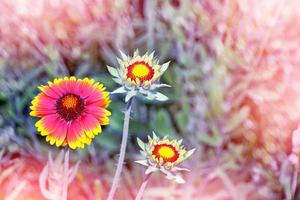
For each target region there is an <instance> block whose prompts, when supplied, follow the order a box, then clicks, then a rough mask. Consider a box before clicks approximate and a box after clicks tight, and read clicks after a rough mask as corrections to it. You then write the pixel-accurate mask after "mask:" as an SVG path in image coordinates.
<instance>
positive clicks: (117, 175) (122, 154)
mask: <svg viewBox="0 0 300 200" xmlns="http://www.w3.org/2000/svg"><path fill="white" fill-rule="evenodd" d="M132 101H133V98H131V99H130V100H129V101H128V103H127V105H126V110H125V114H124V115H125V116H124V124H123V137H122V143H121V148H120V157H119V160H118V165H117V170H116V173H115V176H114V179H113V183H112V186H111V189H110V191H109V194H108V197H107V200H113V198H114V195H115V193H116V190H117V187H118V185H119V182H120V177H121V173H122V168H123V163H124V158H125V152H126V146H127V140H128V128H129V120H130V111H131V107H132Z"/></svg>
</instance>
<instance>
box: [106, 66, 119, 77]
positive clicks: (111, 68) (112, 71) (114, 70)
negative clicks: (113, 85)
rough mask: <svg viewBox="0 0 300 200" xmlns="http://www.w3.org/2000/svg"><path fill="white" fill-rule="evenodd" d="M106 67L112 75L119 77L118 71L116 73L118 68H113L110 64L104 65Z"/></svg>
mask: <svg viewBox="0 0 300 200" xmlns="http://www.w3.org/2000/svg"><path fill="white" fill-rule="evenodd" d="M106 67H107V70H108V72H109V73H110V74H111V75H112V76H114V77H119V73H118V70H117V69H116V68H114V67H111V66H108V65H107V66H106Z"/></svg>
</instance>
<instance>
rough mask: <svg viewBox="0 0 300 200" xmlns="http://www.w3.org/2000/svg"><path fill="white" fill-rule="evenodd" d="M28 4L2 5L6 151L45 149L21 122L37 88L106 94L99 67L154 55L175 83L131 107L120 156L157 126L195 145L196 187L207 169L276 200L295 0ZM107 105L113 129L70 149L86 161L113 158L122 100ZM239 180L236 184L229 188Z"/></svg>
mask: <svg viewBox="0 0 300 200" xmlns="http://www.w3.org/2000/svg"><path fill="white" fill-rule="evenodd" d="M32 1H33V0H31V1H28V2H25V1H24V2H22V3H21V2H19V4H17V5H15V4H14V3H13V2H12V1H9V0H3V1H1V2H0V10H1V12H0V88H1V90H0V127H1V131H0V133H1V134H4V133H5V134H7V131H5V130H7V129H8V128H9V130H10V133H9V134H10V135H9V137H10V140H9V141H10V142H7V143H5V145H4V144H3V147H4V148H5V149H6V150H7V149H9V148H8V146H9V145H11V144H16V143H17V145H18V146H19V151H20V152H30V153H31V154H33V155H36V154H42V152H45V151H47V150H48V149H49V148H51V147H50V146H49V145H48V144H47V143H46V142H45V141H44V138H42V137H40V136H38V135H37V134H36V133H37V132H36V130H35V128H34V122H35V120H36V119H32V118H31V117H29V115H28V113H29V105H30V101H31V99H32V98H33V97H34V95H35V94H36V93H37V92H38V90H37V89H36V87H37V86H38V85H40V84H46V83H47V81H49V80H52V79H53V78H55V77H62V76H69V75H76V76H78V77H86V76H88V77H91V78H95V80H97V81H100V82H102V83H104V84H105V85H106V86H107V88H108V90H109V91H112V90H114V89H115V88H116V87H117V86H116V85H115V83H114V82H112V80H111V77H110V76H109V74H108V73H107V71H106V68H105V65H106V64H108V65H112V66H115V65H116V64H117V62H116V59H115V56H118V55H119V50H122V51H124V52H126V53H129V54H132V53H133V51H134V50H135V49H137V48H138V49H140V51H141V52H145V51H152V50H155V51H156V54H157V56H158V57H159V59H160V60H161V62H165V61H168V60H171V65H170V67H169V69H168V70H167V72H166V73H165V75H164V76H163V77H162V82H164V83H166V84H169V85H171V86H172V88H171V89H166V90H164V91H163V92H164V94H166V95H167V96H168V97H169V98H170V101H168V102H166V103H157V102H147V101H146V102H143V101H136V102H135V104H136V105H135V107H134V109H133V117H132V120H131V124H130V135H131V142H130V144H129V148H128V150H129V154H128V161H130V160H131V159H133V157H134V156H135V155H136V154H137V153H136V150H137V146H136V144H135V138H136V136H138V137H140V138H142V139H146V136H147V135H148V134H150V133H151V132H152V131H155V132H156V133H157V134H158V135H160V136H164V135H170V136H172V137H182V138H184V140H185V144H186V145H187V146H188V147H189V148H192V147H196V148H197V154H196V155H195V156H194V157H193V158H192V161H191V162H190V163H188V165H189V166H190V168H191V170H192V173H191V174H192V175H187V176H188V177H187V178H188V180H190V181H191V182H193V184H194V185H196V187H195V188H196V189H197V188H199V187H200V186H199V185H201V184H200V183H197V181H196V180H195V178H196V177H203V176H206V175H207V176H208V177H209V176H210V175H209V174H214V177H217V180H218V181H220V182H221V183H222V182H223V183H224V185H225V186H224V187H225V190H227V189H228V188H227V189H226V187H229V189H228V190H229V191H231V192H232V191H239V192H238V194H236V193H235V192H232V193H235V194H234V195H233V197H232V196H231V197H232V198H233V199H234V198H236V199H243V198H244V197H245V198H246V197H247V196H249V194H250V193H251V191H253V190H254V189H255V190H256V192H257V195H254V196H255V197H253V199H274V198H275V197H276V198H275V199H280V197H282V195H283V188H284V187H285V186H284V185H283V186H282V187H281V186H280V184H281V183H279V178H278V177H279V175H278V174H280V169H281V167H282V160H284V159H286V157H287V154H288V153H289V151H290V146H289V145H288V144H289V141H290V134H288V133H289V132H291V130H293V129H294V128H295V127H296V124H297V123H298V121H299V118H300V116H299V115H297V114H295V112H296V110H297V109H298V108H299V106H300V105H298V104H297V100H298V96H297V95H296V94H297V93H298V92H299V89H297V87H295V86H293V87H292V86H290V87H287V85H293V84H294V85H297V84H299V82H298V81H299V78H297V75H299V70H298V69H297V68H296V67H293V66H299V63H300V62H299V50H298V49H297V47H296V46H295V45H293V43H297V42H299V39H298V38H297V34H299V30H300V24H299V22H295V20H293V19H296V18H297V17H299V14H298V12H297V11H296V8H297V5H298V4H297V1H290V2H289V3H288V5H285V6H282V2H281V1H279V0H276V1H263V2H262V3H260V1H256V0H252V1H250V2H247V1H221V0H220V1H219V0H217V1H206V0H204V1H180V0H167V1H161V0H155V1H143V0H133V1H126V0H122V1H109V0H104V1H92V0H87V1H76V2H74V1H67V0H66V1H62V2H60V3H59V4H58V3H57V1H55V0H47V1H43V3H37V2H35V3H37V5H36V6H34V7H35V8H34V9H33V10H31V6H30V5H31V3H32ZM28 9H29V10H30V11H29V10H28ZM11 13H15V14H14V15H11ZM290 27H296V28H290ZM291 29H292V30H291ZM266 30H267V31H266ZM291 82H292V83H291ZM285 96H287V97H289V98H285ZM291 99H294V101H292V102H291V101H290V100H291ZM112 100H113V102H112V104H111V106H110V110H111V111H112V116H111V123H110V125H109V126H107V127H106V128H104V131H103V133H102V134H101V135H99V136H97V137H96V138H95V140H94V142H93V144H92V146H91V147H89V148H87V149H85V150H79V151H77V153H78V155H79V156H80V157H81V158H83V159H85V160H86V161H87V162H88V161H91V162H96V161H97V163H105V162H106V161H107V159H109V163H108V164H107V165H108V166H111V165H112V162H113V161H114V159H115V156H116V154H117V153H118V148H119V144H120V139H121V129H122V120H123V116H122V111H123V107H124V103H123V97H122V96H115V95H112ZM28 149H29V151H28ZM52 149H53V148H52ZM37 152H38V153H37ZM211 163H212V164H211ZM127 167H129V168H130V167H132V166H131V164H130V163H128V164H127ZM207 168H208V169H209V170H208V169H207ZM219 168H220V169H219ZM206 170H208V171H209V173H206ZM214 170H217V171H216V172H214ZM220 170H221V171H220ZM195 171H197V172H195ZM224 173H225V174H224ZM240 173H243V176H239V175H240ZM203 174H204V175H203ZM232 174H234V175H232ZM231 175H232V176H231ZM231 178H232V179H233V180H228V179H231ZM218 181H217V182H218ZM232 182H233V183H232ZM218 184H220V183H217V185H218ZM238 184H241V185H244V187H242V186H241V187H242V188H234V189H233V190H232V187H234V186H235V185H238ZM256 184H259V185H260V186H259V187H258V186H256ZM221 185H222V184H221ZM224 187H223V186H222V189H224ZM222 189H220V194H221V193H222ZM173 192H174V191H173ZM190 192H191V195H195V194H194V192H195V191H190ZM153 193H155V192H153ZM222 194H223V193H222ZM149 195H150V196H151V194H149ZM152 195H153V194H152ZM226 195H227V194H226ZM226 195H225V196H226ZM235 195H237V196H235ZM175 196H176V195H175ZM221 196H222V195H221ZM250 196H251V195H250ZM277 197H278V198H277ZM174 198H176V197H174ZM191 198H193V197H191ZM245 198H244V199H245Z"/></svg>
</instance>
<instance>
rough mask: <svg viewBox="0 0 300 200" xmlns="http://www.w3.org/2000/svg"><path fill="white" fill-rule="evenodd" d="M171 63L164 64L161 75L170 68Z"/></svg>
mask: <svg viewBox="0 0 300 200" xmlns="http://www.w3.org/2000/svg"><path fill="white" fill-rule="evenodd" d="M170 62H171V61H169V62H166V63H164V64H163V65H162V66H161V68H160V73H161V74H163V73H164V72H165V71H166V70H167V69H168V67H169V64H170Z"/></svg>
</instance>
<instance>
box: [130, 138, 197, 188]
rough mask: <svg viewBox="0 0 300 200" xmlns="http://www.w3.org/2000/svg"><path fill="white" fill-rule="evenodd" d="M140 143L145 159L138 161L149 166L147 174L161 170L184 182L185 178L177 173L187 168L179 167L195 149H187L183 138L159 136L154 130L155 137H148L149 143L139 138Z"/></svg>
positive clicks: (170, 177) (172, 178)
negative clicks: (170, 138) (171, 138)
mask: <svg viewBox="0 0 300 200" xmlns="http://www.w3.org/2000/svg"><path fill="white" fill-rule="evenodd" d="M137 141H138V145H139V146H140V148H141V149H142V151H141V153H142V155H143V156H144V158H145V159H144V160H138V161H136V162H137V163H139V164H141V165H144V166H147V167H148V168H147V170H146V172H145V173H146V174H149V173H151V172H155V171H158V170H160V171H161V172H163V173H164V174H166V176H167V178H168V179H170V180H175V181H176V182H178V183H184V180H183V179H182V178H181V177H180V176H179V175H177V174H176V172H177V171H180V170H186V171H188V170H187V169H185V168H180V167H177V165H179V164H180V163H182V162H183V161H184V160H185V159H187V158H188V157H190V156H191V155H192V154H193V153H194V151H195V149H192V150H189V151H187V150H186V149H185V148H184V146H183V145H181V143H182V140H175V139H174V140H169V139H168V138H167V137H164V138H162V139H160V138H158V137H157V136H156V135H155V133H154V132H153V138H151V137H148V143H144V142H142V141H141V140H140V139H139V138H138V139H137Z"/></svg>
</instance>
